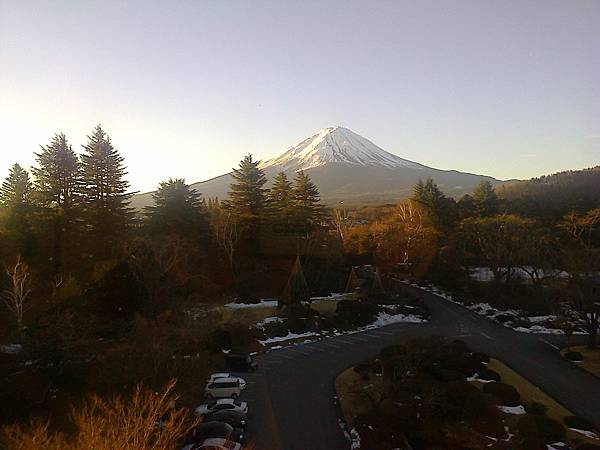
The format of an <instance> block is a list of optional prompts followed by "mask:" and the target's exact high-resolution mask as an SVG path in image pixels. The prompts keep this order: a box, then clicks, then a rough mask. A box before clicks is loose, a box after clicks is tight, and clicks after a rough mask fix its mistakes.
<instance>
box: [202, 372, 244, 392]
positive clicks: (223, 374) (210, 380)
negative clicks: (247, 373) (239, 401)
mask: <svg viewBox="0 0 600 450" xmlns="http://www.w3.org/2000/svg"><path fill="white" fill-rule="evenodd" d="M221 378H237V379H238V380H239V383H240V389H241V390H244V389H246V380H244V379H243V378H240V377H236V376H235V375H233V374H231V373H229V372H218V373H213V374H212V375H211V376H210V377H208V378H207V379H206V384H207V385H209V384H210V383H214V382H215V381H216V380H218V379H221Z"/></svg>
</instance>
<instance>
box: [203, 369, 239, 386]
mask: <svg viewBox="0 0 600 450" xmlns="http://www.w3.org/2000/svg"><path fill="white" fill-rule="evenodd" d="M232 376H233V375H232V374H230V373H229V372H217V373H213V374H211V376H210V377H208V378H207V379H206V384H208V383H212V382H213V381H215V380H216V379H217V378H229V377H232Z"/></svg>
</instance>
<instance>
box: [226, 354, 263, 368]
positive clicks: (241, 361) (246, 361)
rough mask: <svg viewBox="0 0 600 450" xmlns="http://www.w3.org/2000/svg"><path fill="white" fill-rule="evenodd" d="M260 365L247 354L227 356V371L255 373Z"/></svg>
mask: <svg viewBox="0 0 600 450" xmlns="http://www.w3.org/2000/svg"><path fill="white" fill-rule="evenodd" d="M256 369H258V364H257V363H256V362H255V361H254V360H253V359H252V357H251V356H250V355H248V354H246V353H229V354H227V355H226V356H225V370H232V371H235V372H254V371H255V370H256Z"/></svg>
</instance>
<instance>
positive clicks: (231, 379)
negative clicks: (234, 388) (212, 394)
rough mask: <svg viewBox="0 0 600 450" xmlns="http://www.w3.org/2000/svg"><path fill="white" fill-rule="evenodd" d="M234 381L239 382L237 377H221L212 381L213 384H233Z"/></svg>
mask: <svg viewBox="0 0 600 450" xmlns="http://www.w3.org/2000/svg"><path fill="white" fill-rule="evenodd" d="M236 381H239V378H238V377H222V378H217V379H216V380H214V381H213V383H234V382H236Z"/></svg>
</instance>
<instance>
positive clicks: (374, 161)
mask: <svg viewBox="0 0 600 450" xmlns="http://www.w3.org/2000/svg"><path fill="white" fill-rule="evenodd" d="M328 163H345V164H351V165H362V166H384V167H390V168H392V167H412V168H415V169H421V168H423V166H422V165H420V164H417V163H414V162H412V161H408V160H406V159H402V158H400V157H399V156H396V155H393V154H391V153H388V152H386V151H385V150H383V149H382V148H380V147H378V146H376V145H375V144H373V143H372V142H371V141H369V140H368V139H365V138H364V137H362V136H360V135H358V134H356V133H354V132H353V131H351V130H349V129H348V128H344V127H340V126H337V127H329V128H323V129H322V130H320V131H318V132H317V133H316V134H314V135H312V136H311V137H309V138H308V139H305V140H303V141H302V142H300V143H298V144H296V145H295V146H293V147H291V148H290V149H288V150H287V151H286V152H284V153H283V154H281V155H279V156H277V157H275V158H272V159H269V160H267V161H264V162H263V163H262V164H261V168H262V169H269V168H277V169H278V170H282V171H288V170H293V171H297V170H301V169H311V168H313V167H319V166H324V165H325V164H328Z"/></svg>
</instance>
